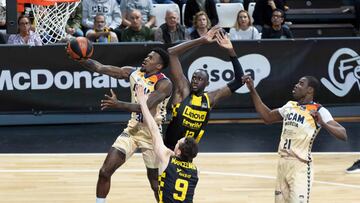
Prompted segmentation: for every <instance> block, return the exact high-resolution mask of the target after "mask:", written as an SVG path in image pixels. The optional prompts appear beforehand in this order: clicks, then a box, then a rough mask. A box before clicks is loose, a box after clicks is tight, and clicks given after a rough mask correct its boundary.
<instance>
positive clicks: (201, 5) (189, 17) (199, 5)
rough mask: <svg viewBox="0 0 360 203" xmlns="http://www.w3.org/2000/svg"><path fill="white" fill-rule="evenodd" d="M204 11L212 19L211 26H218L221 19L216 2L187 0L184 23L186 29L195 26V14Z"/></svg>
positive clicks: (210, 0) (211, 0) (212, 0)
mask: <svg viewBox="0 0 360 203" xmlns="http://www.w3.org/2000/svg"><path fill="white" fill-rule="evenodd" d="M199 11H203V12H205V13H206V14H207V16H208V19H210V23H211V26H214V25H216V24H218V22H219V18H218V15H217V13H216V8H215V2H214V0H187V2H186V6H185V16H184V23H185V26H186V27H192V26H193V23H194V21H193V19H194V16H195V14H197V13H198V12H199Z"/></svg>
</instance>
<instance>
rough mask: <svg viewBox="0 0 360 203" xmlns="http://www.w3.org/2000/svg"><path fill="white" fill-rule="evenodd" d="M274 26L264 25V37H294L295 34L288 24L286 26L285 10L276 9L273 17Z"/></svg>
mask: <svg viewBox="0 0 360 203" xmlns="http://www.w3.org/2000/svg"><path fill="white" fill-rule="evenodd" d="M271 22H272V26H271V27H267V26H266V27H264V28H263V32H262V39H269V38H272V39H289V38H293V34H292V33H291V31H290V28H289V27H288V26H284V25H283V23H284V11H283V10H280V9H275V10H274V11H273V14H272V17H271Z"/></svg>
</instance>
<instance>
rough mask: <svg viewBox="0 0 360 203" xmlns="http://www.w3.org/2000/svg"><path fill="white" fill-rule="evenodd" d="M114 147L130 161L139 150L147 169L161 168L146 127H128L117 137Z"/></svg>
mask: <svg viewBox="0 0 360 203" xmlns="http://www.w3.org/2000/svg"><path fill="white" fill-rule="evenodd" d="M112 147H114V148H115V149H117V150H120V151H121V152H123V153H124V154H125V155H126V160H127V159H129V158H130V157H131V156H132V155H133V154H134V153H135V152H136V150H137V149H140V151H141V153H142V156H143V160H144V163H145V165H146V167H147V168H152V169H154V168H158V167H159V162H158V160H157V159H156V155H155V153H154V150H153V145H152V138H151V134H150V132H149V129H148V128H147V127H145V126H142V125H136V126H135V127H129V126H128V127H127V128H126V129H124V131H123V132H122V133H121V134H120V135H119V136H118V137H117V139H116V140H115V142H114V144H113V145H112Z"/></svg>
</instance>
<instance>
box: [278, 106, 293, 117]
mask: <svg viewBox="0 0 360 203" xmlns="http://www.w3.org/2000/svg"><path fill="white" fill-rule="evenodd" d="M290 107H291V104H290V102H287V103H286V104H285V105H284V106H282V107H280V108H278V111H279V113H280V115H281V117H283V118H285V116H286V111H287V109H289V108H290Z"/></svg>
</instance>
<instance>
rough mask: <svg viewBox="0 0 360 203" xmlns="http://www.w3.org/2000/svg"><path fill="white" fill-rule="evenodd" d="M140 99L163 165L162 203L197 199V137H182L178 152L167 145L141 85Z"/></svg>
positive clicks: (160, 166)
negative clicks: (195, 197) (194, 161)
mask: <svg viewBox="0 0 360 203" xmlns="http://www.w3.org/2000/svg"><path fill="white" fill-rule="evenodd" d="M136 94H137V100H138V102H139V104H140V107H141V111H142V114H143V116H144V121H145V124H146V125H147V126H148V129H149V131H150V134H151V136H152V144H153V149H154V152H155V155H156V157H157V158H158V160H159V162H160V164H159V202H160V203H177V202H179V203H180V202H186V203H191V202H193V197H194V193H195V187H196V185H197V182H198V180H199V178H198V170H197V168H196V166H195V165H194V164H193V163H192V160H193V158H195V157H196V155H197V153H198V145H197V143H196V141H195V140H194V138H192V137H185V138H182V139H180V140H179V141H178V142H177V144H176V146H175V148H174V151H172V150H170V149H169V148H167V147H166V146H165V145H164V142H163V139H162V136H161V133H160V130H159V128H158V126H157V124H156V122H155V120H154V118H153V116H152V115H151V113H150V110H149V108H148V106H147V95H145V94H144V88H143V86H141V85H138V86H137V87H136Z"/></svg>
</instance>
